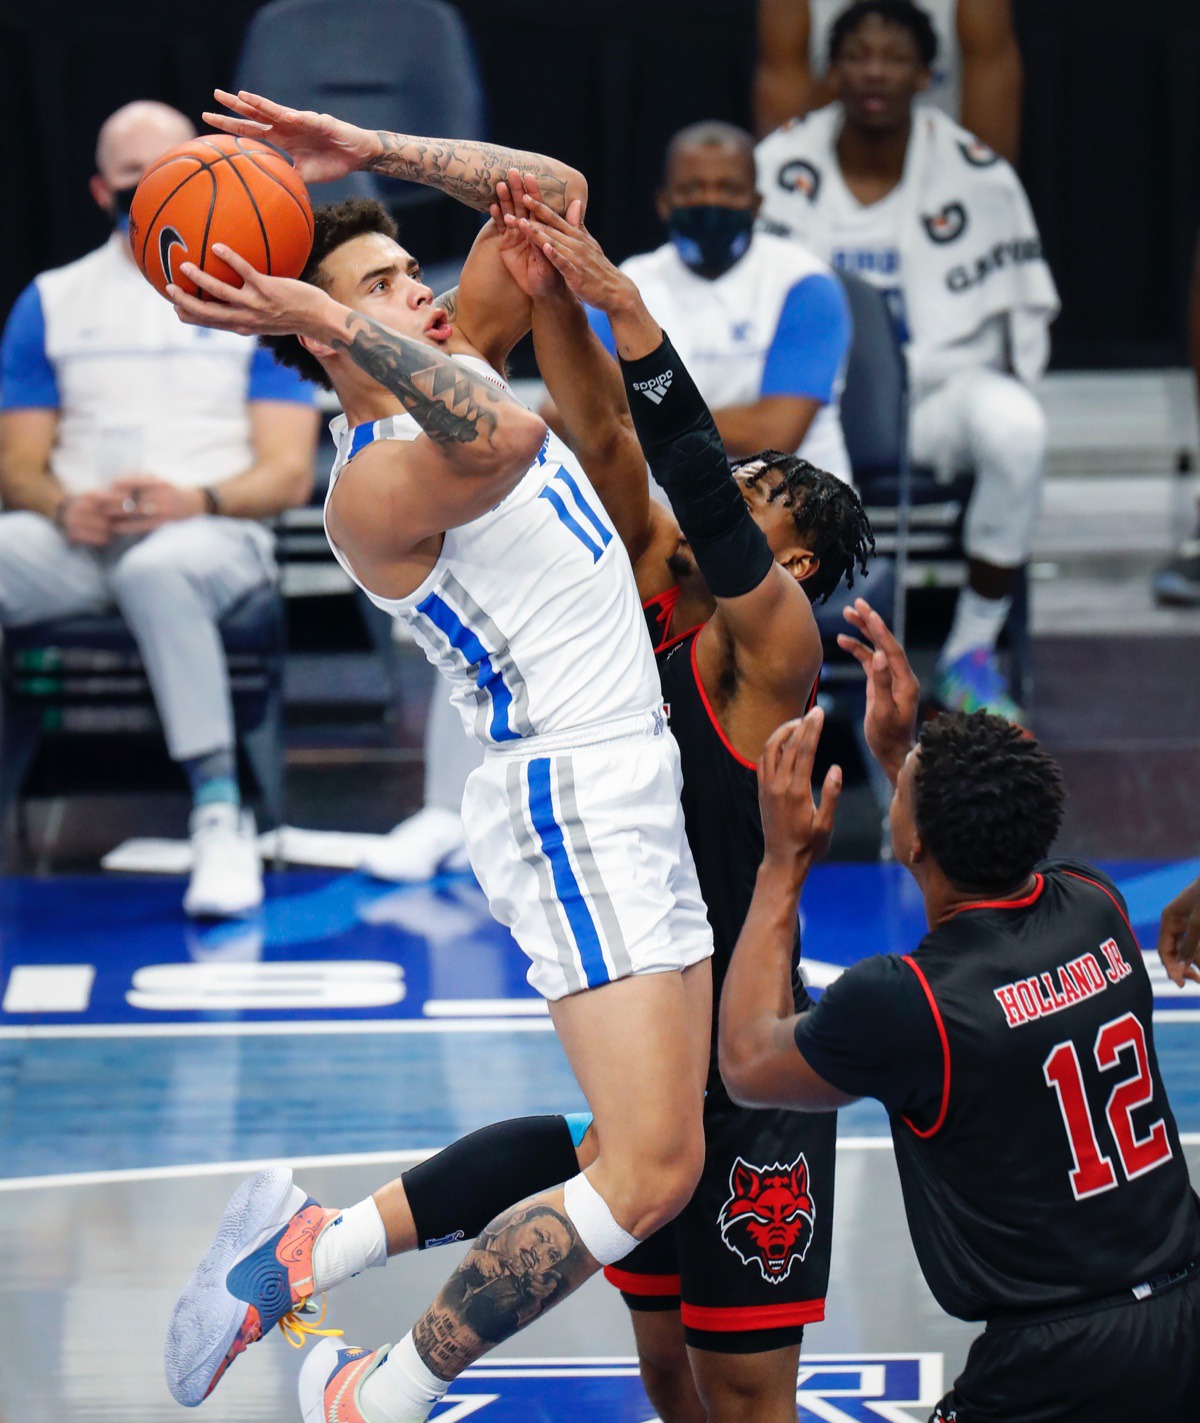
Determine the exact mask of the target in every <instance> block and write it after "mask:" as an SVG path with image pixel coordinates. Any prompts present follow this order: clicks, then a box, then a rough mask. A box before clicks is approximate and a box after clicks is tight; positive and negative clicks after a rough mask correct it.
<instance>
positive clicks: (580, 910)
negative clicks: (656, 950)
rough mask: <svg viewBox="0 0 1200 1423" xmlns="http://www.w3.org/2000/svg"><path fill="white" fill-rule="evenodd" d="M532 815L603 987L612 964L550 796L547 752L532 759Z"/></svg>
mask: <svg viewBox="0 0 1200 1423" xmlns="http://www.w3.org/2000/svg"><path fill="white" fill-rule="evenodd" d="M527 774H528V777H529V818H530V820H532V821H533V828H534V829H535V830H536V831H537V834H538V838H539V839H540V840H541V842H542V851H543V853H544V854H545V856H546V859H547V860H549V861H550V870H551V873H552V874H553V876H554V888H555V891H556V893H557V894H558V898H559V902H560V903H561V904H562V907H563V909H564V911H565V912H566V916H567V922H568V923H569V924H570V926H571V935H572V937H573V938H574V940H575V947H576V948H577V949H578V950H579V959H580V962H581V963H582V965H583V972H584V976H585V978H586V979H587V985H588V987H589V988H599V987H600V986H601V984H604V983H608V982H609V972H608V966H607V965H606V964H605V962H604V953H603V950H602V949H601V948H600V936H599V935H598V934H597V933H596V926H595V924H593V923H592V915H591V911H590V910H589V909H588V907H587V901H586V900H585V899H584V897H583V891H582V890H581V889H580V888H579V881H578V880H577V879H576V878H575V871H574V870H573V869H572V868H571V861H570V859H569V858H568V857H567V847H566V844H565V842H564V840H563V832H562V827H561V826H560V825H559V823H558V821H557V820H555V818H554V803H553V801H552V800H551V798H550V762H549V760H547V759H546V758H545V757H544V756H542V757H537V758H536V759H534V760H532V761H530V762H529V767H528V772H527Z"/></svg>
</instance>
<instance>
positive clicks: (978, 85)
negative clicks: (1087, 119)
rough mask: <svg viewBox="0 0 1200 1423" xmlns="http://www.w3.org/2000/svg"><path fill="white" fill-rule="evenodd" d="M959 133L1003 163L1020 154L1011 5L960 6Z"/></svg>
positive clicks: (985, 1) (968, 0) (969, 1)
mask: <svg viewBox="0 0 1200 1423" xmlns="http://www.w3.org/2000/svg"><path fill="white" fill-rule="evenodd" d="M955 25H956V28H957V30H958V43H959V48H960V49H961V50H962V122H963V127H964V128H968V129H970V130H971V132H972V133H973V134H975V135H976V136H977V137H978V138H981V139H983V141H984V143H986V144H987V145H988V147H989V148H994V149H995V150H996V152H997V153H999V154H1000V156H1001V157H1002V158H1007V159H1008V161H1009V162H1010V163H1016V161H1017V158H1018V156H1019V154H1020V149H1021V86H1022V74H1021V52H1020V50H1019V49H1018V48H1017V39H1016V35H1015V34H1014V33H1013V21H1012V6H1011V4H1010V0H958V10H957V14H956V18H955Z"/></svg>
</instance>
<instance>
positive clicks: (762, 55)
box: [754, 0, 827, 138]
mask: <svg viewBox="0 0 1200 1423" xmlns="http://www.w3.org/2000/svg"><path fill="white" fill-rule="evenodd" d="M811 30H812V17H811V15H810V14H809V8H808V0H758V65H757V67H756V68H755V71H754V127H755V131H756V132H757V134H758V136H759V138H763V137H764V136H765V135H766V134H768V133H772V132H773V131H774V130H775V129H777V128H778V127H779V125H780V124H781V123H785V122H786V121H787V120H788V119H790V118H795V117H796V116H797V115H799V114H806V113H808V111H809V109H813V108H816V106H817V104H818V103H820V102H821V101H822V100H823V99H824V98H826V97H827V95H826V94H825V93H824V90H823V89H822V87H821V86H820V81H819V80H817V79H816V78H815V77H814V75H813V72H812V69H811V68H810V66H809V62H808V44H809V35H810V33H811Z"/></svg>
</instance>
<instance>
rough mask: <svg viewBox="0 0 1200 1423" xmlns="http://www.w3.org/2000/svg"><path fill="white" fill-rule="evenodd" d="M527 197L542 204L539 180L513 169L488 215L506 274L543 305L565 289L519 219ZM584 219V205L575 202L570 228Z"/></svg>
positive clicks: (498, 187) (498, 188)
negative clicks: (494, 230) (497, 239)
mask: <svg viewBox="0 0 1200 1423" xmlns="http://www.w3.org/2000/svg"><path fill="white" fill-rule="evenodd" d="M526 194H528V195H529V196H530V197H532V198H533V199H534V200H535V201H536V202H541V200H542V193H541V189H540V188H539V187H538V181H537V179H536V178H535V177H534V176H533V174H532V173H522V172H520V171H519V170H518V169H516V168H510V169H509V170H508V181H507V182H500V183H497V184H496V200H495V202H493V203H492V204H491V206H490V208H489V211H490V213H491V215H492V222H493V224H494V225H495V228H496V231H497V233H498V235H499V251H500V260H501V261H502V262H503V263H504V267H505V270H506V271H507V272H508V274H509V276H511V277H512V279H513V281H514V282H516V284H517V286H518V287H519V288H520V289H521V291H523V292H524V293H525V295H526V296H528V297H531V298H532V299H533V300H534V301H542V300H545V299H546V298H547V297H552V296H555V295H558V294H561V293H563V292H564V291H565V290H566V287H565V284H564V282H563V279H562V277H561V276H559V274H558V271H557V270H556V269H555V267H554V264H553V263H552V262H551V261H550V259H549V258H548V257H547V256H546V254H545V253H544V252H543V251H542V249H541V246H540V244H539V243H538V242H537V241H535V240H534V239H533V237H532V234H530V233H527V232H525V231H523V230H522V228H521V225H520V222H519V219H520V218H521V217H524V215H525V201H524V200H525V196H526ZM582 216H583V204H582V203H581V202H580V200H579V199H578V198H576V199H575V200H574V201H573V202H572V203H571V205H570V206H569V207H568V208H567V217H566V220H567V223H568V225H569V226H571V227H578V226H579V225H580V221H581V219H582Z"/></svg>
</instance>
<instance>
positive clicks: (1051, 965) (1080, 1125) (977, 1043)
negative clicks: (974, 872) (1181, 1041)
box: [818, 861, 1200, 1319]
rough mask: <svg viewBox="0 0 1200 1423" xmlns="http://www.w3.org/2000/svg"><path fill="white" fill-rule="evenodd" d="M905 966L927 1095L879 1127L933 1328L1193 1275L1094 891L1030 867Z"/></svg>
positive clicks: (1189, 1246) (1109, 893)
mask: <svg viewBox="0 0 1200 1423" xmlns="http://www.w3.org/2000/svg"><path fill="white" fill-rule="evenodd" d="M903 963H904V964H905V965H906V966H907V967H908V969H909V971H910V972H911V973H912V974H914V975H915V976H916V979H917V980H918V983H919V985H920V989H921V992H922V993H923V994H924V996H925V998H926V999H927V1001H928V1004H929V1007H930V1009H931V1011H932V1014H933V1018H934V1022H935V1025H936V1028H937V1032H938V1034H939V1036H940V1038H941V1042H942V1070H943V1076H942V1090H941V1095H940V1101H939V1102H938V1103H937V1106H936V1113H935V1112H934V1110H933V1109H932V1108H930V1109H927V1110H926V1111H924V1112H923V1113H922V1116H921V1119H919V1120H918V1119H913V1118H903V1117H898V1116H893V1119H892V1126H893V1136H894V1139H895V1144H896V1164H897V1167H898V1168H899V1172H900V1179H901V1184H902V1186H903V1191H904V1201H905V1207H906V1210H907V1213H908V1222H909V1228H910V1230H911V1232H912V1238H913V1244H914V1246H915V1247H916V1251H917V1256H918V1258H919V1260H920V1262H921V1268H922V1270H923V1271H924V1273H925V1277H926V1279H927V1280H928V1282H929V1285H930V1288H931V1289H932V1291H933V1293H934V1295H935V1296H936V1297H937V1299H938V1301H939V1303H940V1304H941V1305H942V1306H943V1308H945V1309H946V1310H948V1311H949V1312H950V1313H951V1314H955V1315H958V1316H959V1317H960V1318H963V1319H986V1318H991V1317H994V1316H996V1315H997V1314H1003V1313H1005V1312H1008V1311H1021V1310H1031V1309H1032V1310H1041V1309H1046V1308H1057V1307H1059V1306H1064V1307H1070V1306H1073V1305H1076V1304H1083V1303H1086V1302H1088V1301H1090V1300H1094V1299H1098V1298H1101V1297H1103V1296H1105V1295H1109V1294H1115V1293H1117V1292H1120V1291H1123V1290H1127V1289H1132V1288H1134V1287H1136V1286H1138V1285H1139V1284H1141V1283H1143V1282H1145V1281H1149V1280H1152V1279H1154V1278H1155V1277H1157V1276H1159V1275H1161V1274H1164V1273H1166V1272H1169V1271H1172V1270H1175V1269H1178V1268H1180V1267H1181V1266H1183V1265H1185V1264H1187V1263H1188V1262H1189V1261H1191V1260H1193V1259H1195V1258H1198V1257H1200V1203H1198V1202H1197V1200H1196V1197H1195V1195H1194V1194H1193V1192H1192V1189H1191V1186H1190V1184H1189V1181H1188V1171H1187V1166H1186V1163H1185V1161H1184V1158H1183V1154H1182V1152H1181V1150H1180V1144H1179V1133H1178V1131H1177V1129H1176V1125H1175V1119H1174V1117H1173V1116H1172V1114H1171V1109H1170V1107H1169V1105H1168V1103H1167V1099H1166V1094H1165V1092H1164V1090H1163V1085H1162V1079H1161V1077H1160V1075H1159V1070H1158V1062H1157V1059H1156V1057H1155V1052H1154V1037H1153V1029H1152V1015H1153V999H1152V994H1151V988H1150V980H1149V975H1148V974H1147V972H1146V967H1145V964H1144V962H1143V960H1142V956H1141V952H1140V950H1139V948H1138V943H1137V939H1136V938H1135V936H1134V933H1133V930H1132V928H1131V927H1130V924H1129V921H1128V919H1127V917H1126V915H1125V912H1124V909H1123V907H1122V905H1121V902H1120V900H1119V897H1118V895H1117V893H1116V890H1115V886H1113V885H1112V884H1111V882H1110V881H1108V880H1107V879H1106V878H1105V877H1104V876H1103V875H1102V874H1100V872H1099V871H1097V870H1095V869H1093V868H1092V867H1091V866H1088V865H1086V864H1083V863H1079V862H1073V861H1058V862H1053V863H1051V864H1047V865H1045V866H1043V868H1042V872H1041V873H1039V874H1038V875H1037V877H1036V882H1035V888H1034V889H1033V890H1032V892H1031V893H1030V894H1029V895H1028V896H1027V897H1025V898H1023V899H1020V900H1016V901H1001V902H996V903H986V902H985V903H980V904H976V905H971V906H969V907H967V908H965V909H964V910H961V911H959V912H958V913H956V914H955V915H954V916H953V917H952V918H951V919H949V920H948V921H946V922H945V923H943V924H941V925H939V926H938V927H937V928H936V929H934V930H933V931H932V932H931V933H929V934H927V935H926V937H925V938H924V939H923V940H922V941H921V943H920V945H919V946H918V948H917V949H916V951H915V952H914V953H913V954H911V955H908V956H906V957H905V958H904V960H903ZM818 1070H819V1069H818Z"/></svg>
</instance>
